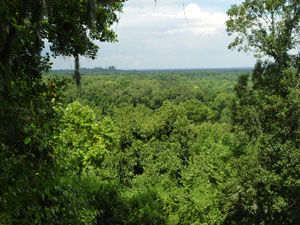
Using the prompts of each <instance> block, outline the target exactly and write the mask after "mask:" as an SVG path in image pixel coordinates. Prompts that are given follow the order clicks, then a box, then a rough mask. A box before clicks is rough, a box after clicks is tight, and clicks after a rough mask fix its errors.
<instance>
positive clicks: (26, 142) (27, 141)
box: [24, 137, 31, 145]
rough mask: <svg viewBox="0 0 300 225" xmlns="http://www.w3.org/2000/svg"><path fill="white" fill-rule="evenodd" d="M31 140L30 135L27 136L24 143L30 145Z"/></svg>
mask: <svg viewBox="0 0 300 225" xmlns="http://www.w3.org/2000/svg"><path fill="white" fill-rule="evenodd" d="M30 142H31V138H30V137H26V138H25V140H24V144H25V145H28V144H29V143H30Z"/></svg>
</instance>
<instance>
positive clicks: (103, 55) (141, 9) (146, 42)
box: [51, 0, 255, 69]
mask: <svg viewBox="0 0 300 225" xmlns="http://www.w3.org/2000/svg"><path fill="white" fill-rule="evenodd" d="M239 1H240V0H157V3H156V4H155V1H154V0H129V1H127V2H126V4H125V6H124V9H123V13H121V14H120V20H119V23H118V24H115V25H114V26H113V29H114V30H115V32H116V33H117V35H118V42H116V43H100V42H96V44H97V45H99V47H100V50H99V52H98V56H97V58H96V59H95V60H91V59H87V58H85V57H81V58H80V62H81V67H87V68H93V67H103V68H106V67H108V66H112V65H113V66H115V67H116V68H117V69H179V68H231V67H252V66H253V65H254V63H255V60H254V58H253V56H251V55H249V54H246V53H243V52H237V51H232V50H229V49H228V48H227V46H228V45H229V44H230V42H231V41H232V40H233V37H229V36H228V35H227V33H226V26H225V22H226V20H227V15H226V11H227V10H228V9H229V8H230V6H231V5H232V4H235V3H238V2H239ZM51 60H52V62H53V66H52V68H53V69H73V68H74V60H73V59H72V58H67V57H57V58H56V59H53V58H52V59H51Z"/></svg>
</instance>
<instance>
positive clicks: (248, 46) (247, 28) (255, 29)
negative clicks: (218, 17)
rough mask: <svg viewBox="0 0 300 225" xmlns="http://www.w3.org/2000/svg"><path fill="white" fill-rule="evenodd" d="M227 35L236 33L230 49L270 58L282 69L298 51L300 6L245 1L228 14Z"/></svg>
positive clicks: (288, 1) (287, 2)
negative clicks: (252, 52)
mask: <svg viewBox="0 0 300 225" xmlns="http://www.w3.org/2000/svg"><path fill="white" fill-rule="evenodd" d="M227 14H228V16H229V19H228V20H227V22H226V25H227V32H228V33H229V35H232V34H234V33H237V34H238V35H237V36H236V38H235V40H234V42H232V43H231V44H230V45H229V48H234V47H237V48H238V50H244V51H248V50H252V51H254V53H255V55H257V56H261V55H263V56H270V57H272V58H273V59H274V60H275V61H276V62H277V63H279V64H280V66H282V67H285V66H287V65H288V63H291V62H292V61H293V60H295V62H298V60H299V59H298V56H297V54H291V51H290V50H295V49H298V48H299V37H298V34H299V31H300V30H299V23H300V20H299V18H300V17H299V15H300V6H299V3H298V1H294V0H280V1H279V0H275V1H274V0H244V1H242V2H241V3H240V4H239V5H233V6H231V8H230V9H229V10H228V12H227Z"/></svg>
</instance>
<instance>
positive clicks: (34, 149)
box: [0, 0, 124, 224]
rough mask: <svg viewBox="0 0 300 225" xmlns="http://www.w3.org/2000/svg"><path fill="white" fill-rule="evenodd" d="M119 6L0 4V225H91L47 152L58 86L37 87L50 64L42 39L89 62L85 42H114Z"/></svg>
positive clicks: (114, 1) (117, 0)
mask: <svg viewBox="0 0 300 225" xmlns="http://www.w3.org/2000/svg"><path fill="white" fill-rule="evenodd" d="M123 2H124V0H105V1H97V2H96V1H93V0H71V1H69V0H68V1H61V0H46V1H43V0H24V1H16V0H14V1H10V0H3V1H1V2H0V102H1V103H0V196H1V197H0V223H1V224H90V223H91V222H92V220H93V212H92V210H90V209H89V208H88V204H87V202H86V201H85V199H84V198H83V196H82V194H81V192H80V189H81V187H80V186H79V185H77V184H78V183H79V182H78V183H76V182H73V181H76V179H71V178H70V175H69V174H64V173H62V170H61V167H62V165H60V164H59V162H58V160H57V155H56V153H55V151H54V139H53V136H54V135H55V133H56V132H57V128H58V118H59V117H60V116H61V115H59V114H58V113H57V112H56V111H55V110H54V107H55V105H56V104H57V102H58V101H59V98H60V96H59V87H60V85H59V82H58V83H57V82H50V83H49V84H46V83H44V82H43V81H42V79H41V74H42V72H43V71H44V70H47V69H49V68H50V63H49V55H46V56H42V55H41V51H42V49H43V47H44V40H46V39H48V40H49V42H50V45H51V50H52V51H53V52H54V55H55V56H56V55H73V56H75V58H77V59H78V56H79V55H85V56H88V57H92V58H93V57H95V55H96V52H97V49H98V47H97V46H96V45H95V44H93V42H92V41H93V40H100V41H113V40H115V38H116V36H115V34H114V32H113V31H112V30H111V29H110V26H111V25H112V23H113V22H114V21H117V14H116V12H117V11H120V10H121V8H122V5H123ZM77 68H78V67H77ZM77 75H78V74H77ZM77 78H78V77H77ZM77 83H79V79H77Z"/></svg>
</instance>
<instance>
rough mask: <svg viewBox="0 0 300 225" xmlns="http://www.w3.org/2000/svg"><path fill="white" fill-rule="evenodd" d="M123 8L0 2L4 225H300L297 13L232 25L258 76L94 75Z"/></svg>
mask: <svg viewBox="0 0 300 225" xmlns="http://www.w3.org/2000/svg"><path fill="white" fill-rule="evenodd" d="M124 2H125V1H123V0H105V1H94V0H72V1H69V0H68V1H65V0H45V1H42V0H24V1H11V0H3V1H1V2H0V224H5V225H10V224H17V225H21V224H24V225H25V224H26V225H27V224H108V225H109V224H111V225H117V224H120V225H121V224H122V225H123V224H128V225H129V224H130V225H131V224H132V225H142V224H144V225H152V224H153V225H154V224H169V225H176V224H177V225H200V224H202V225H205V224H219V225H227V224H233V225H234V224H237V225H241V224H249V225H250V224H261V225H267V224H272V225H276V224H278V225H281V224H291V225H294V224H295V225H296V224H299V223H300V139H299V137H300V117H299V115H300V86H299V84H300V76H299V74H300V55H299V52H298V51H299V47H300V46H299V45H300V39H299V37H300V36H299V33H300V3H299V2H298V0H243V1H241V2H240V3H239V4H236V5H233V6H232V7H231V8H230V9H229V10H228V11H227V15H228V20H227V22H226V25H227V32H228V34H229V35H234V37H235V39H234V41H233V42H232V43H231V44H230V45H229V48H236V49H237V50H239V51H246V52H247V51H254V53H255V57H257V63H256V65H255V66H254V68H253V70H246V69H237V70H234V69H230V70H215V71H214V70H199V71H197V70H195V71H184V70H180V71H164V72H159V71H144V72H138V71H131V72H130V71H127V72H126V71H121V70H116V69H115V68H114V67H111V68H110V69H109V70H108V71H105V70H103V71H102V72H97V73H95V72H91V73H90V74H89V72H88V70H84V71H85V72H83V71H82V70H80V62H79V61H80V60H79V59H80V58H79V56H80V55H84V56H87V57H90V58H92V59H93V58H95V57H96V53H97V50H98V48H99V47H98V46H97V45H96V44H95V43H94V41H95V40H100V41H103V42H104V41H111V42H113V41H116V34H115V33H114V31H113V30H111V28H110V27H111V25H112V24H114V23H115V22H116V21H118V16H117V14H118V12H120V11H121V10H122V7H123V5H124ZM45 40H47V41H48V42H49V43H50V44H51V45H50V49H51V54H52V55H53V56H58V55H64V56H73V57H74V63H75V71H74V72H73V74H72V75H70V74H62V73H57V74H56V75H55V72H53V71H52V73H51V72H49V69H50V68H51V63H50V58H49V57H50V55H49V54H46V55H43V54H42V50H43V48H44V45H45V43H44V42H45ZM237 67H238V65H237Z"/></svg>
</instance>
